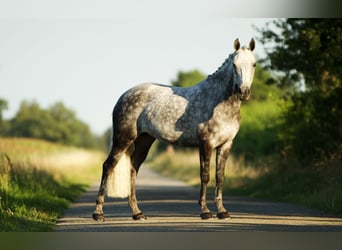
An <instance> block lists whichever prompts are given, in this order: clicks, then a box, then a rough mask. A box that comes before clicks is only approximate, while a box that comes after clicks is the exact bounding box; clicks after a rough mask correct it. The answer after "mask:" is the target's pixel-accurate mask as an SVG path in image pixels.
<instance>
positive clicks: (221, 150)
mask: <svg viewBox="0 0 342 250" xmlns="http://www.w3.org/2000/svg"><path fill="white" fill-rule="evenodd" d="M232 144H233V143H232V141H228V142H226V143H225V144H223V145H221V146H220V147H218V148H217V149H216V190H215V203H216V206H217V218H219V219H227V218H230V215H229V213H228V212H227V210H226V209H225V208H224V206H223V199H222V189H223V181H224V169H225V166H226V161H227V158H228V155H229V152H230V149H231V148H232Z"/></svg>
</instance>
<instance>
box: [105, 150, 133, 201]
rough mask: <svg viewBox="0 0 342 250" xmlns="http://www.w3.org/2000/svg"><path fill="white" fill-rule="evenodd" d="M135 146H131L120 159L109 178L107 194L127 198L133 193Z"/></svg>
mask: <svg viewBox="0 0 342 250" xmlns="http://www.w3.org/2000/svg"><path fill="white" fill-rule="evenodd" d="M133 150H134V147H132V146H131V147H130V148H129V149H128V150H127V151H126V152H125V153H124V154H123V155H122V156H121V158H120V159H119V161H118V163H117V164H116V166H115V167H114V169H113V171H111V173H110V174H109V176H108V179H107V187H106V190H107V196H109V197H113V198H114V197H115V198H126V197H128V196H129V195H130V194H131V168H133V165H132V161H131V154H132V151H133Z"/></svg>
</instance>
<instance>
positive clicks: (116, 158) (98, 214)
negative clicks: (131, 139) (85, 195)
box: [93, 143, 132, 221]
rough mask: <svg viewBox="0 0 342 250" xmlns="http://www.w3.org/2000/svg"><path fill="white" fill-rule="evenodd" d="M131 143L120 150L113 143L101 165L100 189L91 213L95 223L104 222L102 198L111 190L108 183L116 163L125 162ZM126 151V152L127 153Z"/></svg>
mask: <svg viewBox="0 0 342 250" xmlns="http://www.w3.org/2000/svg"><path fill="white" fill-rule="evenodd" d="M131 144H132V143H130V144H128V146H126V147H123V148H122V149H118V147H116V146H115V145H116V144H115V143H113V146H112V149H111V151H110V153H109V155H108V157H107V159H106V160H105V161H104V163H103V167H102V177H101V183H100V188H99V191H98V195H97V198H96V208H95V211H94V213H93V219H94V220H96V221H104V220H105V218H104V213H103V204H104V196H105V193H106V191H107V192H108V188H109V189H110V188H111V186H110V185H111V183H110V182H109V181H110V180H109V179H111V178H112V176H113V174H114V168H115V167H116V166H117V165H118V163H119V162H120V161H121V162H122V159H124V160H126V159H127V157H126V155H127V153H129V152H130V151H129V150H128V149H130V147H132V146H131ZM127 150H128V151H127Z"/></svg>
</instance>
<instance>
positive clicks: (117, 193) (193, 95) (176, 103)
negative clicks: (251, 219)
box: [93, 39, 256, 221]
mask: <svg viewBox="0 0 342 250" xmlns="http://www.w3.org/2000/svg"><path fill="white" fill-rule="evenodd" d="M234 48H235V51H234V52H233V53H232V54H230V55H229V57H228V58H227V59H226V60H225V62H224V63H223V64H222V66H221V67H219V68H218V69H217V70H216V72H215V73H213V74H211V75H209V76H208V77H207V78H206V79H205V80H203V81H201V82H199V83H198V84H196V85H195V86H193V87H190V88H180V87H174V86H167V85H160V84H154V83H147V84H141V85H138V86H136V87H133V88H131V89H129V90H128V91H127V92H125V93H124V94H123V95H122V96H121V97H120V98H119V100H118V102H117V103H116V105H115V107H114V110H113V136H112V148H111V150H110V153H109V155H108V158H107V159H106V160H105V162H104V163H103V172H102V178H101V183H100V188H99V192H98V196H97V199H96V209H95V211H94V213H93V219H94V220H97V221H104V214H103V204H104V196H105V193H107V195H108V196H110V197H122V198H124V197H128V204H129V206H130V208H131V209H132V214H133V219H134V220H144V219H145V218H146V217H145V216H144V214H143V213H142V212H141V210H140V209H139V207H138V202H137V198H136V187H135V180H136V176H137V173H138V170H139V168H140V165H141V164H142V162H143V161H144V160H145V158H146V156H147V154H148V151H149V149H150V147H151V145H152V144H153V142H154V141H155V140H156V139H158V140H162V141H165V142H168V143H171V144H175V145H180V146H190V147H198V148H199V158H200V178H201V190H200V199H199V204H200V206H201V214H200V216H201V218H202V219H209V218H213V214H212V213H211V212H210V210H209V208H208V206H207V199H206V193H207V184H208V181H209V165H210V159H211V155H212V151H213V150H214V149H216V191H215V203H216V206H217V210H218V212H217V218H219V219H225V218H229V217H230V215H229V213H228V212H227V210H226V209H225V208H224V206H223V201H222V185H223V178H224V169H225V164H226V160H227V157H228V155H229V152H230V149H231V147H232V144H233V139H234V137H235V135H236V134H237V132H238V130H239V127H240V105H241V101H242V100H246V99H248V98H249V96H250V93H251V92H250V88H251V84H252V81H253V77H254V72H255V67H256V60H255V57H254V54H253V50H254V48H255V42H254V39H251V41H250V43H249V46H248V47H246V46H243V47H240V42H239V40H238V39H236V40H235V41H234Z"/></svg>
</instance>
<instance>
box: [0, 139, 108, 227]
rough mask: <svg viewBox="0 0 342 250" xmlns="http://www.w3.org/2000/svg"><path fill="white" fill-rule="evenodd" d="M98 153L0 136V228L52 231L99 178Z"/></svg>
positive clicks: (101, 159) (101, 154)
mask: <svg viewBox="0 0 342 250" xmlns="http://www.w3.org/2000/svg"><path fill="white" fill-rule="evenodd" d="M103 158H104V155H103V153H101V152H97V151H90V150H84V149H79V148H74V147H67V146H62V145H58V144H54V143H49V142H46V141H41V140H36V139H22V138H20V139H19V138H0V231H2V232H3V231H51V230H52V229H53V226H54V225H55V222H56V220H57V218H58V217H60V216H61V215H62V213H63V211H64V209H66V208H67V207H68V205H69V204H70V203H71V202H72V201H73V200H74V199H75V198H77V197H78V196H79V195H80V194H81V193H82V192H83V191H85V189H86V188H87V187H88V186H89V185H90V184H91V183H93V182H95V181H96V180H97V179H99V178H100V171H101V163H102V161H103Z"/></svg>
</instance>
